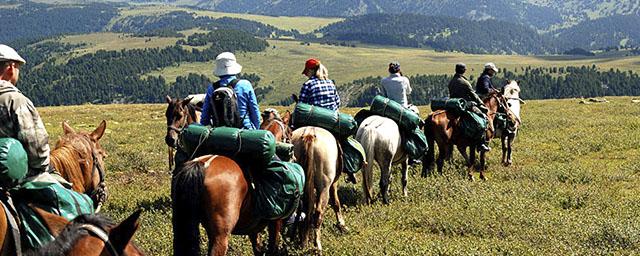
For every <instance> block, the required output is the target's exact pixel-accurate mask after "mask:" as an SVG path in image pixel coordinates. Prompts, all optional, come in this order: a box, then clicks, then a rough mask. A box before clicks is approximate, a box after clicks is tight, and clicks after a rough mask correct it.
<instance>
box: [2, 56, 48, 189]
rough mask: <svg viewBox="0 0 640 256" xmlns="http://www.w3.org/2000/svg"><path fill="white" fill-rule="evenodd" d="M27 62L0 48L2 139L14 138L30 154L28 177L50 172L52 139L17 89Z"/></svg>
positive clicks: (36, 112)
mask: <svg viewBox="0 0 640 256" xmlns="http://www.w3.org/2000/svg"><path fill="white" fill-rule="evenodd" d="M26 63H27V62H26V61H25V60H24V59H23V58H22V57H20V55H19V54H18V53H17V52H16V50H14V49H13V48H11V47H9V46H7V45H4V44H0V137H3V138H7V137H9V138H14V139H16V140H18V141H20V143H21V144H22V146H23V147H24V149H25V151H26V152H27V159H28V167H29V168H28V172H27V177H31V176H36V175H38V174H41V173H44V172H47V171H49V150H50V148H49V135H48V134H47V130H46V129H45V127H44V123H43V122H42V119H41V118H40V114H39V113H38V111H37V110H36V108H35V106H34V105H33V103H32V102H31V100H29V99H28V98H27V97H26V96H25V95H24V94H22V92H21V91H20V90H18V88H16V84H17V82H18V79H19V78H20V68H21V67H22V66H23V65H24V64H26Z"/></svg>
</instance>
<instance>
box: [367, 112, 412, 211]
mask: <svg viewBox="0 0 640 256" xmlns="http://www.w3.org/2000/svg"><path fill="white" fill-rule="evenodd" d="M356 140H358V141H359V142H360V144H362V147H364V150H365V153H366V155H367V159H366V162H367V163H368V164H365V166H364V169H363V171H362V176H363V179H362V180H363V182H362V189H363V191H364V195H365V201H366V203H367V204H371V202H372V196H373V188H372V182H373V181H372V180H373V161H374V160H375V161H376V162H377V163H378V166H380V172H381V175H380V192H381V194H382V201H383V203H385V204H388V203H389V195H388V193H389V184H390V182H391V181H390V180H391V166H392V165H394V164H401V165H402V193H403V195H404V196H407V172H408V169H409V168H408V159H409V158H408V155H407V154H406V153H405V152H404V149H403V146H402V137H401V136H400V129H399V128H398V124H396V122H394V121H393V120H391V119H389V118H386V117H382V116H376V115H374V116H370V117H367V118H366V119H365V120H364V121H363V122H362V123H361V124H360V126H359V127H358V132H357V133H356Z"/></svg>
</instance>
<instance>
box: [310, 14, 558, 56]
mask: <svg viewBox="0 0 640 256" xmlns="http://www.w3.org/2000/svg"><path fill="white" fill-rule="evenodd" d="M318 32H320V33H322V34H323V38H322V39H323V40H338V41H358V42H362V43H371V44H382V45H398V46H408V47H429V48H433V49H436V50H444V51H462V52H467V53H499V54H504V53H506V54H514V53H519V54H544V53H555V52H557V46H559V45H557V44H555V43H554V41H553V40H550V39H551V38H548V37H546V36H542V35H539V34H537V33H536V31H534V30H532V29H529V28H526V27H524V26H520V25H515V24H511V23H506V22H501V21H496V20H487V21H479V22H474V21H469V20H465V19H458V18H450V17H436V16H423V15H416V14H405V15H391V14H369V15H363V16H357V17H351V18H348V19H346V20H345V21H342V22H338V23H334V24H331V25H329V26H327V27H325V28H322V29H320V30H319V31H318Z"/></svg>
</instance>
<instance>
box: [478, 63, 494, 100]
mask: <svg viewBox="0 0 640 256" xmlns="http://www.w3.org/2000/svg"><path fill="white" fill-rule="evenodd" d="M496 73H498V68H497V67H496V64H494V63H492V62H489V63H487V64H484V71H482V74H480V77H478V81H477V82H476V93H478V95H479V96H480V97H482V99H484V97H486V96H487V95H489V94H490V93H492V92H494V91H496V88H495V87H494V86H493V83H492V82H491V78H492V77H493V76H495V75H496Z"/></svg>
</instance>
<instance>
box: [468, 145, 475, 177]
mask: <svg viewBox="0 0 640 256" xmlns="http://www.w3.org/2000/svg"><path fill="white" fill-rule="evenodd" d="M475 162H476V147H475V146H470V147H469V160H468V161H467V178H469V180H470V181H473V171H474V170H473V165H474V164H475Z"/></svg>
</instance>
